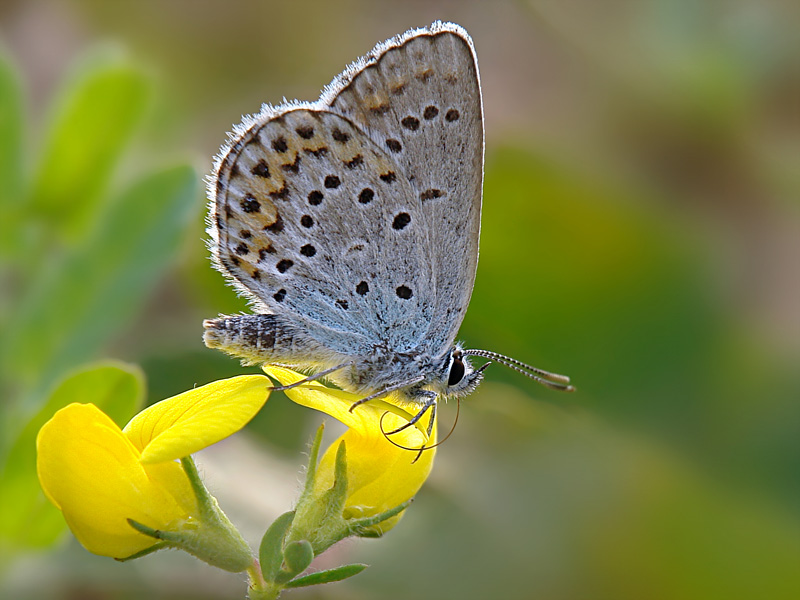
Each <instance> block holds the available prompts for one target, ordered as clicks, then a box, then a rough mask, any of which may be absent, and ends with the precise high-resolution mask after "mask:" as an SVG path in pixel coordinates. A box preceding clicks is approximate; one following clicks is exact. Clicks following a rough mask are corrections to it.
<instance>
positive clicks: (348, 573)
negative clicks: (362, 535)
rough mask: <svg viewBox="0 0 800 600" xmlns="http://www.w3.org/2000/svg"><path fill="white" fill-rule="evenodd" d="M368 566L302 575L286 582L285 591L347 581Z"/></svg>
mask: <svg viewBox="0 0 800 600" xmlns="http://www.w3.org/2000/svg"><path fill="white" fill-rule="evenodd" d="M368 566H369V565H364V564H355V565H343V566H341V567H336V568H335V569H328V570H327V571H318V572H317V573H311V574H310V575H304V576H303V577H298V578H297V579H293V580H292V581H290V582H288V583H287V584H286V585H285V586H284V587H286V588H287V589H291V588H299V587H308V586H309V585H320V584H322V583H333V582H335V581H342V580H343V579H347V578H348V577H352V576H353V575H358V574H359V573H361V571H363V570H364V569H366V568H367V567H368Z"/></svg>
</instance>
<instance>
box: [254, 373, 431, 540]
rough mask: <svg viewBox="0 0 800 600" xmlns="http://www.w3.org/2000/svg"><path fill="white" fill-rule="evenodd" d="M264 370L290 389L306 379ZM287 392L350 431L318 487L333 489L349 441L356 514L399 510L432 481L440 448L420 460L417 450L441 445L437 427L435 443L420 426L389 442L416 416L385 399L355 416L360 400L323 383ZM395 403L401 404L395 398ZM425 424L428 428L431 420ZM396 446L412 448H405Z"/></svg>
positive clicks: (350, 503) (329, 456)
mask: <svg viewBox="0 0 800 600" xmlns="http://www.w3.org/2000/svg"><path fill="white" fill-rule="evenodd" d="M263 369H264V371H265V372H266V373H267V374H268V375H270V376H272V377H274V378H275V379H277V380H278V381H280V382H281V383H282V384H284V385H286V384H290V383H294V382H296V381H299V380H300V379H302V378H303V377H304V376H303V375H301V374H299V373H295V372H294V371H291V370H289V369H284V368H281V367H275V366H265V367H263ZM285 393H286V395H287V396H289V398H290V399H291V400H293V401H294V402H297V403H298V404H302V405H303V406H308V407H309V408H314V409H316V410H319V411H322V412H324V413H327V414H329V415H331V416H332V417H335V418H336V419H338V420H339V421H341V422H342V423H344V424H345V425H347V426H348V427H349V429H348V430H347V431H346V432H345V433H344V435H342V436H341V437H340V438H339V440H337V441H336V442H335V443H333V444H331V446H330V447H329V448H328V450H327V451H326V452H325V454H324V456H323V457H322V459H321V460H320V463H319V467H318V468H317V475H316V479H315V488H316V489H317V490H318V491H320V492H321V491H322V490H325V489H328V488H330V487H331V486H332V485H333V480H334V465H335V460H336V450H337V448H338V447H339V442H340V441H342V440H344V441H345V442H346V444H347V474H348V494H347V502H346V507H347V508H348V509H350V510H349V512H350V513H351V516H370V515H376V514H378V513H381V512H384V511H386V510H389V509H390V508H394V507H395V506H397V505H399V504H402V503H403V502H405V501H406V500H409V499H410V498H412V497H413V496H414V495H415V494H416V493H417V492H418V491H419V489H420V488H421V487H422V484H423V483H424V482H425V480H426V479H427V478H428V475H429V474H430V472H431V469H432V468H433V459H434V456H435V453H436V450H435V449H433V448H432V449H430V450H426V451H424V452H423V453H422V455H421V456H420V457H419V459H418V460H417V461H416V462H414V459H415V458H416V456H417V454H416V452H414V450H413V449H416V448H420V447H422V446H423V445H431V444H434V443H435V441H436V423H434V429H433V433H432V435H431V439H430V440H429V439H427V436H426V435H425V434H424V431H422V432H421V431H420V428H422V424H421V423H420V425H419V428H414V427H409V428H407V429H404V430H403V431H401V432H399V433H397V434H393V435H391V436H389V439H387V436H385V435H384V433H383V432H384V431H391V430H393V429H396V428H398V427H400V426H402V425H403V424H405V423H407V422H408V420H409V419H411V417H412V415H413V413H409V412H407V411H406V410H404V409H403V408H400V407H398V406H397V405H395V404H392V402H391V401H383V400H371V401H370V402H367V403H366V404H362V405H360V406H358V407H357V408H356V409H355V410H353V412H350V407H351V406H352V405H353V403H354V402H357V401H358V400H359V399H360V396H358V395H356V394H351V393H349V392H344V391H341V390H335V389H331V388H328V387H325V386H323V385H322V384H320V383H317V382H310V383H308V384H304V385H302V386H300V387H296V388H293V389H291V390H286V392H285ZM389 400H395V401H396V399H393V398H390V399H389ZM416 408H417V409H419V407H416ZM387 412H388V413H389V414H387ZM381 419H383V423H381ZM420 421H421V422H422V423H425V427H427V419H426V418H422V419H420ZM389 440H391V441H389ZM392 442H394V444H393V443H392ZM395 444H399V445H400V446H405V447H406V448H410V449H412V450H406V449H403V448H399V447H398V446H396V445H395ZM397 519H399V516H398V517H396V518H393V519H390V520H389V521H388V522H384V523H383V524H382V525H381V527H380V529H381V530H382V531H388V530H389V529H391V527H393V526H394V524H395V523H396V522H397Z"/></svg>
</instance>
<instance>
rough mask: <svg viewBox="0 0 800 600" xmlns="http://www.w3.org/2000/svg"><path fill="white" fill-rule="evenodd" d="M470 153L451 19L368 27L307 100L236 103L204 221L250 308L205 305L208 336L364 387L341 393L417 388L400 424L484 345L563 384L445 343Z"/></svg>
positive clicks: (480, 147) (451, 391)
mask: <svg viewBox="0 0 800 600" xmlns="http://www.w3.org/2000/svg"><path fill="white" fill-rule="evenodd" d="M483 153H484V136H483V106H482V100H481V87H480V77H479V73H478V64H477V59H476V55H475V49H474V46H473V43H472V39H471V38H470V36H469V34H468V33H467V32H466V31H465V30H464V29H463V28H462V27H460V26H459V25H456V24H453V23H443V22H439V21H437V22H434V23H433V24H432V25H431V26H430V27H427V28H422V29H414V30H410V31H407V32H406V33H404V34H401V35H398V36H396V37H394V38H392V39H389V40H387V41H385V42H383V43H380V44H378V45H377V46H376V47H375V48H374V49H373V50H372V51H371V52H370V53H368V54H367V55H366V56H364V57H362V58H360V59H358V60H357V61H355V62H354V63H352V64H351V65H350V66H348V67H347V68H346V69H345V70H344V71H343V72H342V73H341V74H340V75H338V76H337V77H336V78H334V79H333V81H332V82H331V83H330V84H329V85H328V86H327V87H326V88H325V89H324V90H323V92H322V94H321V96H320V98H319V99H318V100H317V101H316V102H296V101H295V102H286V103H284V104H281V105H279V106H269V105H265V106H264V107H263V108H262V110H261V112H259V113H258V114H256V115H253V116H249V117H245V118H244V119H243V121H242V123H241V124H240V125H239V126H237V127H236V128H235V129H234V133H233V134H232V135H231V137H230V140H229V142H228V143H227V144H226V145H225V146H223V148H222V150H221V151H220V153H219V155H218V156H217V159H216V161H215V165H214V171H213V175H212V177H211V178H210V180H209V186H208V193H209V199H210V207H209V218H208V232H209V235H210V244H209V245H210V248H211V252H212V257H213V262H214V265H215V267H216V268H217V269H218V270H220V271H221V272H222V273H223V274H224V275H225V276H226V277H227V279H228V280H229V281H230V282H231V283H232V285H233V286H234V287H235V288H236V290H237V291H238V292H239V293H241V294H242V295H243V296H244V297H246V298H247V299H248V300H249V301H250V303H251V305H252V307H253V309H254V312H255V314H252V315H235V316H220V317H219V318H217V319H209V320H206V321H205V322H204V328H205V333H204V341H205V344H206V345H207V346H208V347H210V348H218V349H220V350H223V351H225V352H227V353H229V354H232V355H234V356H238V357H240V358H242V359H244V361H246V362H248V363H251V364H278V365H282V366H289V367H295V368H300V369H303V370H305V371H306V372H309V373H312V375H311V376H310V377H308V378H307V379H304V380H303V382H305V381H309V380H312V379H317V378H320V377H327V378H329V379H331V380H333V381H334V382H335V383H336V384H337V385H339V386H340V387H341V388H342V389H345V390H347V391H350V392H354V393H356V394H360V395H362V396H363V398H362V399H361V400H360V401H359V402H357V403H356V404H354V405H353V407H352V408H351V410H352V409H353V408H356V407H357V406H358V405H360V404H362V403H364V402H369V401H370V400H373V399H375V398H380V397H383V396H387V395H390V394H396V395H399V397H400V398H403V399H405V400H408V401H410V402H413V403H416V404H418V405H420V410H419V411H418V412H417V413H416V415H415V416H414V418H413V419H412V420H411V422H410V423H409V424H408V425H411V424H413V423H415V422H416V421H417V420H419V418H421V417H422V415H423V414H424V413H426V412H427V411H429V410H430V414H431V417H430V424H429V426H428V431H429V432H430V429H431V428H432V426H433V422H434V416H435V411H436V403H437V400H438V399H439V398H447V397H460V396H464V395H466V394H468V393H470V392H472V391H473V390H474V389H475V388H476V387H477V386H478V384H479V383H480V381H481V379H482V377H483V371H484V369H485V368H486V367H487V366H488V365H489V364H490V363H491V362H497V363H501V364H504V365H506V366H508V367H510V368H512V369H514V370H516V371H519V372H520V373H523V374H524V375H526V376H528V377H530V378H532V379H534V380H536V381H538V382H540V383H542V384H544V385H546V386H548V387H550V388H554V389H557V390H564V391H571V390H572V389H573V387H572V386H571V385H569V378H567V377H565V376H563V375H557V374H554V373H549V372H547V371H543V370H541V369H537V368H534V367H532V366H530V365H527V364H525V363H523V362H520V361H517V360H515V359H512V358H509V357H507V356H503V355H501V354H497V353H494V352H489V351H485V350H477V349H466V348H464V347H463V346H462V345H461V344H460V343H456V342H455V339H456V336H457V334H458V330H459V327H460V325H461V322H462V321H463V319H464V315H465V313H466V310H467V307H468V305H469V300H470V296H471V294H472V289H473V285H474V282H475V274H476V270H477V266H478V242H479V236H480V219H481V198H482V187H483ZM471 357H481V358H484V359H487V360H488V362H485V363H484V364H483V365H482V366H480V367H478V368H475V367H473V366H472V364H471V361H470V358H471ZM299 383H301V382H299ZM408 425H406V427H407V426H408ZM397 431H399V430H397ZM391 433H394V432H391Z"/></svg>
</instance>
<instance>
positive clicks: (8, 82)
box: [0, 56, 24, 254]
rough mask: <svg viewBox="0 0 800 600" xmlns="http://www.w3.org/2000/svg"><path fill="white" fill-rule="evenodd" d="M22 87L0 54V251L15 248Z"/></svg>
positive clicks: (21, 122)
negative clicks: (0, 215) (1, 216)
mask: <svg viewBox="0 0 800 600" xmlns="http://www.w3.org/2000/svg"><path fill="white" fill-rule="evenodd" d="M22 106H23V104H22V89H21V86H20V83H19V79H18V77H17V73H16V72H15V70H14V69H13V68H12V66H11V65H10V64H9V63H8V62H7V61H6V60H5V57H3V56H0V214H2V215H3V218H2V219H0V254H8V253H9V252H10V251H11V250H12V249H13V248H14V239H15V237H16V235H17V233H18V232H19V227H18V224H19V217H20V211H19V204H20V201H21V198H22V187H23V181H24V178H23V175H22V173H23V161H22V152H23V148H22V128H23V122H24V118H23V116H24V115H23V108H22Z"/></svg>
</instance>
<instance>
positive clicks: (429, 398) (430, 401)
mask: <svg viewBox="0 0 800 600" xmlns="http://www.w3.org/2000/svg"><path fill="white" fill-rule="evenodd" d="M416 395H417V396H419V397H422V398H425V400H424V402H423V404H422V408H420V409H419V412H417V414H415V415H414V416H413V417H411V420H409V421H408V423H406V424H405V425H401V426H400V427H398V428H397V429H394V430H392V431H387V432H386V435H394V434H395V433H400V432H401V431H403V430H404V429H407V428H409V427H411V426H412V425H416V424H417V422H418V421H419V420H420V419H421V418H422V417H423V415H424V414H425V413H426V412H428V410H430V411H431V418H430V421H428V429H427V430H426V433H427V435H428V437H430V435H431V433H433V424H434V423H435V422H436V398H437V396H436V393H435V392H432V391H430V390H420V391H419V392H417V394H416Z"/></svg>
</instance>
